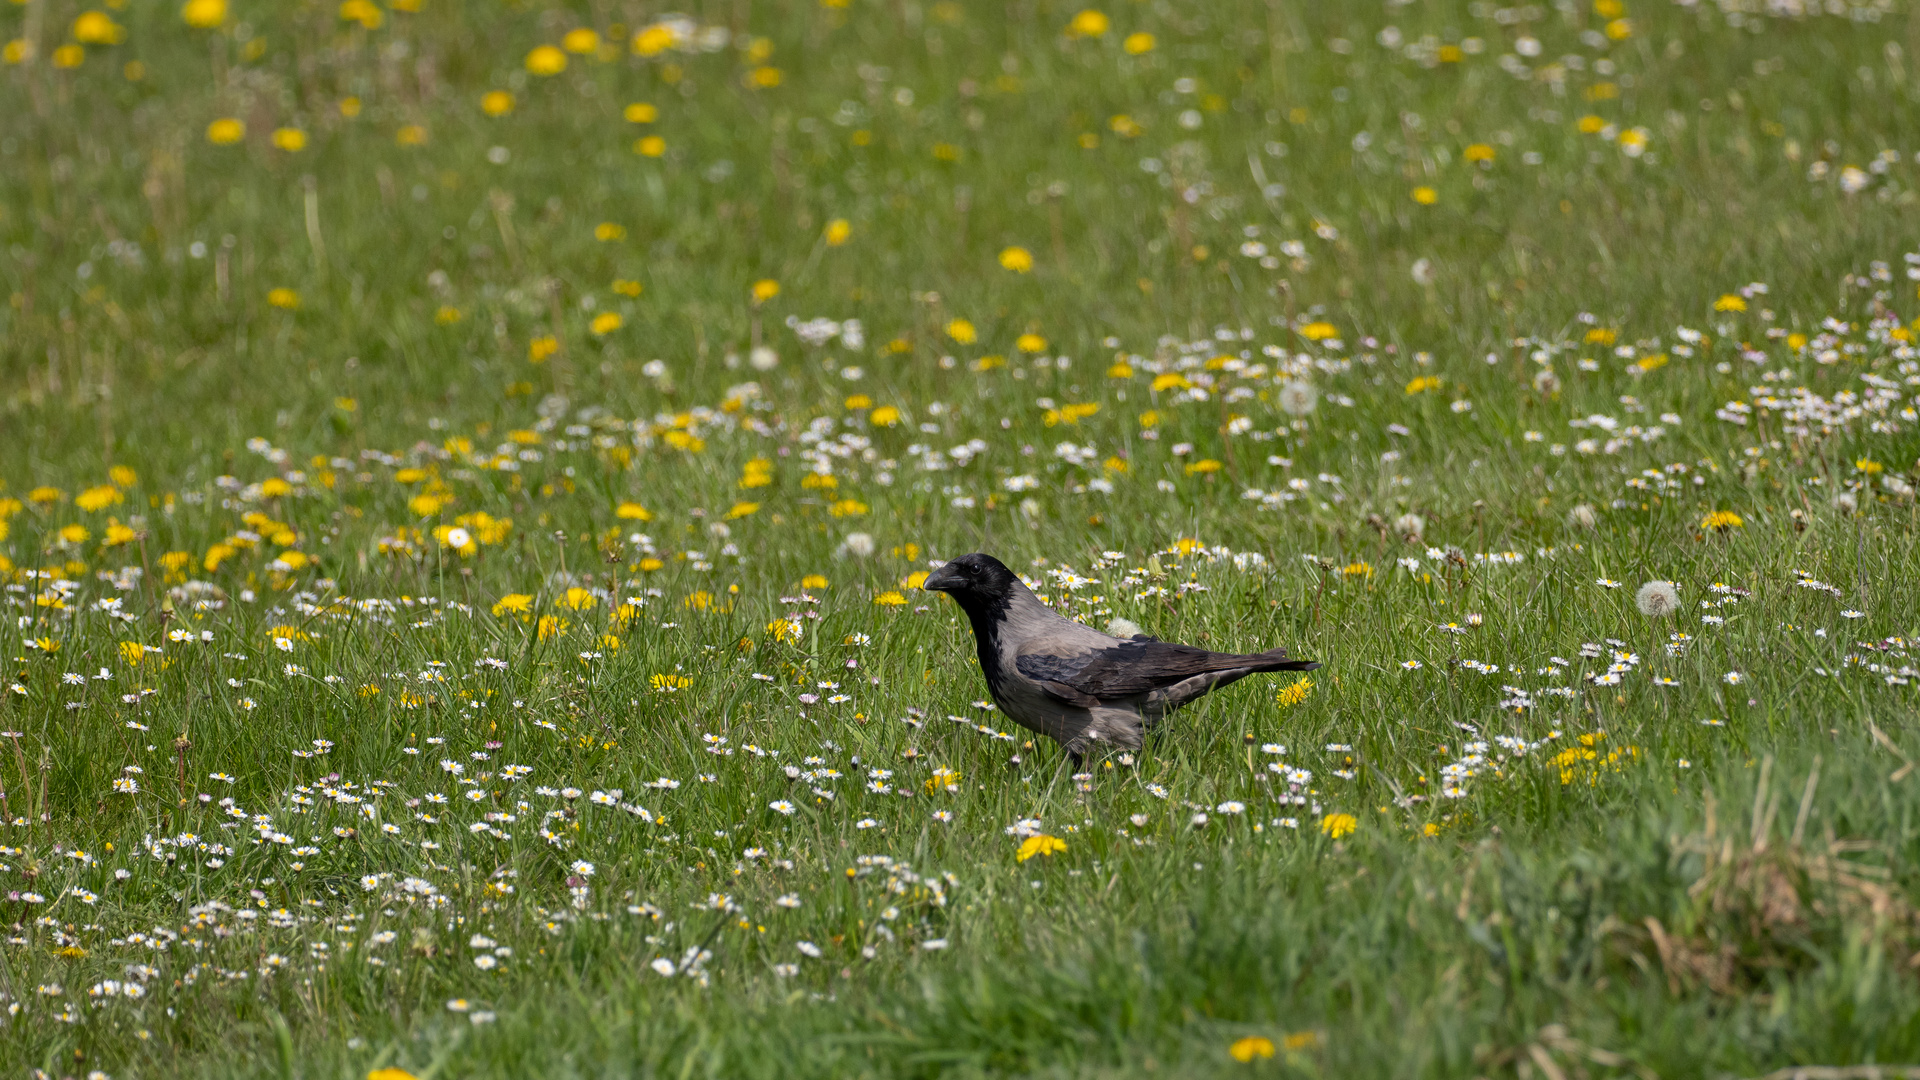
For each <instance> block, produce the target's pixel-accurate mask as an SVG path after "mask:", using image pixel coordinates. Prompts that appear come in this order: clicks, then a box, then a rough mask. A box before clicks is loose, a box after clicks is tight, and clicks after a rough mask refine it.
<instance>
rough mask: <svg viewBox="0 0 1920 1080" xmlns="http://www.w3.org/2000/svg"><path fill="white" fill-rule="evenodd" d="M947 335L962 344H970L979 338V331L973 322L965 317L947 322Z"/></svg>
mask: <svg viewBox="0 0 1920 1080" xmlns="http://www.w3.org/2000/svg"><path fill="white" fill-rule="evenodd" d="M947 336H948V337H950V338H952V339H953V340H954V341H956V342H959V343H960V344H962V345H971V344H973V343H974V342H975V341H977V340H979V337H980V335H979V333H978V332H977V331H975V330H974V328H973V324H972V323H970V322H968V321H967V320H965V319H955V320H953V321H952V322H949V323H948V324H947Z"/></svg>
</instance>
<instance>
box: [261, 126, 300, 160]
mask: <svg viewBox="0 0 1920 1080" xmlns="http://www.w3.org/2000/svg"><path fill="white" fill-rule="evenodd" d="M269 141H271V142H272V143H273V148H274V149H275V150H285V151H286V152H287V153H289V154H297V153H299V152H300V151H302V150H305V149H306V148H307V133H306V132H304V131H301V130H300V129H299V128H292V127H283V128H274V129H273V135H272V136H271V138H270V140H269Z"/></svg>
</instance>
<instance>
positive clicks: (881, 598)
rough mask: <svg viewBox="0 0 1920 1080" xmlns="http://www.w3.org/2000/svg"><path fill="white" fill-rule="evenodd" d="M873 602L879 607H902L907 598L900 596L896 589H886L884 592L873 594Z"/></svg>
mask: <svg viewBox="0 0 1920 1080" xmlns="http://www.w3.org/2000/svg"><path fill="white" fill-rule="evenodd" d="M873 602H874V603H875V604H878V605H879V606H881V607H904V606H906V603H907V598H906V597H905V596H902V595H901V594H900V593H899V592H898V591H897V590H894V589H888V590H887V591H886V592H883V593H877V594H875V595H874V598H873Z"/></svg>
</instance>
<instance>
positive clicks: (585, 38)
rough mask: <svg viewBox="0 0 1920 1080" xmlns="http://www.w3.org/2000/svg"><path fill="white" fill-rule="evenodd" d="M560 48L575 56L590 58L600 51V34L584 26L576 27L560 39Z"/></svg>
mask: <svg viewBox="0 0 1920 1080" xmlns="http://www.w3.org/2000/svg"><path fill="white" fill-rule="evenodd" d="M560 47H561V48H563V49H565V50H567V51H568V52H570V53H572V54H574V55H575V56H592V55H593V54H594V53H597V52H599V51H600V34H599V32H598V31H596V30H594V29H592V28H591V27H586V26H576V27H574V28H573V29H571V30H569V31H567V36H565V37H563V38H561V39H560Z"/></svg>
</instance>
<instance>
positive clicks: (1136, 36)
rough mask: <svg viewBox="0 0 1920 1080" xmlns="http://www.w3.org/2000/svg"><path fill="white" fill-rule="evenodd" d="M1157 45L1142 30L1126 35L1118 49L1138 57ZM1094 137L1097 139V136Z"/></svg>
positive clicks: (1150, 36)
mask: <svg viewBox="0 0 1920 1080" xmlns="http://www.w3.org/2000/svg"><path fill="white" fill-rule="evenodd" d="M1157 44H1159V42H1157V41H1156V40H1154V36H1153V35H1152V34H1149V33H1147V32H1146V31H1144V30H1142V31H1140V32H1138V33H1133V34H1128V35H1127V40H1125V41H1123V42H1121V43H1120V47H1121V48H1123V49H1125V50H1127V53H1128V54H1129V55H1132V56H1140V55H1142V54H1144V53H1150V52H1152V51H1153V47H1154V46H1155V45H1157ZM1095 137H1096V138H1098V136H1095Z"/></svg>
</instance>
